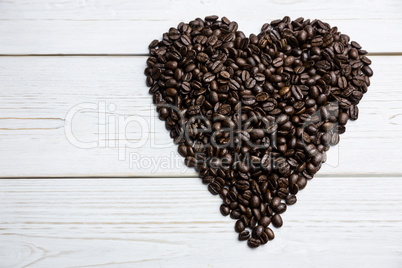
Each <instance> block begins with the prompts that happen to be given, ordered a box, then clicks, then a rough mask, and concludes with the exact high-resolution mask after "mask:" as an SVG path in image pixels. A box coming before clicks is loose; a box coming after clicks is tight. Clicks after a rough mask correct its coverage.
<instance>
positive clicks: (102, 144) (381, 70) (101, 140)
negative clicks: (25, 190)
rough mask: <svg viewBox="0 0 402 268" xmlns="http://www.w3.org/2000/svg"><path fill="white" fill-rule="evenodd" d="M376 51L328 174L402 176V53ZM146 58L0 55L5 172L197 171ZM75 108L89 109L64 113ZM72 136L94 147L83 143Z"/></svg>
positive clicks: (0, 144) (0, 158)
mask: <svg viewBox="0 0 402 268" xmlns="http://www.w3.org/2000/svg"><path fill="white" fill-rule="evenodd" d="M371 58H372V60H373V69H374V72H375V76H374V77H373V79H372V83H371V86H370V88H369V92H368V93H367V94H366V95H365V96H364V98H363V100H362V102H361V103H360V104H359V107H360V118H359V120H357V121H356V122H349V123H348V125H347V131H346V133H345V134H344V135H342V136H341V142H340V145H339V146H338V147H334V148H332V149H331V150H330V151H329V154H328V161H327V163H326V164H324V165H323V168H322V169H321V170H320V174H322V175H336V174H338V175H345V174H349V175H351V174H360V175H367V174H387V175H398V174H402V168H401V165H400V159H401V158H402V142H401V139H402V132H401V127H402V94H401V91H400V84H401V82H402V78H401V76H400V74H401V72H402V57H371ZM145 59H146V58H145V57H2V58H0V79H1V80H2V91H1V93H0V104H1V105H0V111H1V116H0V148H2V150H1V152H0V170H1V174H0V176H2V177H21V176H29V177H55V176H56V177H71V176H90V177H97V176H112V177H113V176H123V177H136V176H137V177H141V176H146V177H148V176H157V177H160V176H184V177H185V176H195V172H194V171H193V170H192V169H191V170H190V169H186V167H185V166H184V164H183V159H182V158H181V156H179V155H178V154H177V153H176V146H175V145H173V142H172V141H171V139H170V137H169V133H168V132H167V131H166V130H165V127H164V123H163V122H162V121H160V120H159V119H158V118H156V117H155V114H154V110H155V109H154V106H153V105H152V99H151V96H150V95H149V94H148V89H147V87H146V86H145V82H144V79H145V77H144V75H143V68H144V66H145ZM77 105H81V106H82V105H84V106H88V105H89V109H86V110H80V111H77V112H76V113H74V114H75V116H74V117H73V118H67V120H66V116H67V117H68V115H71V114H73V111H74V109H76V110H78V108H77ZM102 105H104V106H105V109H102ZM92 106H94V107H92ZM97 107H99V109H97ZM114 107H115V109H112V110H110V108H114ZM81 108H82V107H81ZM98 110H105V115H104V114H103V113H101V114H99V111H98ZM130 116H131V117H130ZM124 120H127V122H130V123H128V124H127V128H125V127H124V126H125V124H124V122H123V121H124ZM70 126H71V127H72V132H73V134H74V135H75V136H74V137H75V138H74V139H72V138H71V135H67V134H68V133H67V134H66V130H69V129H71V128H70ZM116 129H117V130H116ZM75 139H77V140H79V141H81V142H95V143H96V144H94V146H93V147H94V148H90V149H83V148H82V146H84V145H85V146H87V145H88V144H78V145H77V144H76V143H72V142H74V141H75ZM89 145H91V144H89ZM77 146H81V148H78V147H77ZM89 147H91V146H89Z"/></svg>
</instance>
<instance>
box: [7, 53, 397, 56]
mask: <svg viewBox="0 0 402 268" xmlns="http://www.w3.org/2000/svg"><path fill="white" fill-rule="evenodd" d="M147 56H150V55H149V54H147V53H133V54H125V53H112V54H107V53H94V54H87V53H84V54H79V53H74V54H0V57H147ZM365 56H368V57H370V56H391V57H392V56H402V52H372V53H368V54H366V55H365Z"/></svg>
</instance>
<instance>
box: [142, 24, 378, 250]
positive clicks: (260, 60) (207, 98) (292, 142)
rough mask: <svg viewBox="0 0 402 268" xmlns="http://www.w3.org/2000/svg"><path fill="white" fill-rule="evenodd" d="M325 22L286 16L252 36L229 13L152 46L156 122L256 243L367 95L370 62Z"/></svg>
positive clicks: (268, 236)
mask: <svg viewBox="0 0 402 268" xmlns="http://www.w3.org/2000/svg"><path fill="white" fill-rule="evenodd" d="M349 41H350V39H349V37H348V36H347V35H345V34H341V33H340V32H338V29H337V27H331V26H330V25H329V24H328V23H324V22H322V21H320V20H313V21H310V20H305V19H303V18H299V19H296V20H294V21H291V19H290V18H289V17H284V18H283V19H282V20H275V21H272V22H271V23H266V24H264V25H263V26H262V29H261V33H260V34H258V35H255V34H251V35H250V36H249V37H246V36H245V34H244V33H243V32H241V31H238V25H237V23H236V22H234V21H232V22H231V21H230V20H229V19H227V18H226V17H223V18H222V19H221V20H218V17H217V16H209V17H206V18H205V20H202V19H200V18H197V19H195V20H193V21H191V22H189V23H183V22H182V23H180V24H179V25H178V26H177V28H170V30H169V32H167V33H164V34H163V39H162V40H161V41H159V40H154V41H152V42H151V44H150V45H149V51H150V55H151V56H150V57H149V58H148V60H147V68H146V69H145V74H146V76H147V79H146V83H147V85H148V86H149V87H150V90H149V92H150V93H151V94H153V102H154V104H155V105H156V106H157V111H158V113H159V118H160V119H161V120H164V121H165V124H166V128H167V129H168V130H169V131H170V136H171V138H173V140H174V142H175V143H176V144H178V151H179V153H180V155H182V156H183V157H185V164H186V165H187V166H189V167H194V168H195V169H196V171H197V172H198V173H199V176H200V178H201V179H202V182H203V183H205V184H208V190H209V191H210V192H211V193H212V194H213V195H218V194H219V196H220V197H221V198H222V200H223V203H222V205H221V206H220V211H221V213H222V214H223V215H224V216H227V215H230V217H231V218H233V219H235V220H236V223H235V231H236V232H238V233H239V235H238V238H239V240H248V245H249V246H250V247H252V248H254V247H258V246H260V245H261V244H266V243H267V242H268V241H269V240H272V239H273V238H274V232H273V231H272V229H271V228H270V227H269V225H270V224H271V223H272V225H273V226H274V227H277V228H278V227H281V226H282V223H283V222H282V218H281V216H280V214H281V213H283V212H285V211H286V208H287V205H293V204H295V203H296V201H297V199H296V194H297V192H298V191H299V190H301V189H303V188H304V187H305V186H306V184H307V181H308V180H311V179H312V178H313V176H314V174H316V173H317V171H318V170H319V169H320V167H321V164H322V163H323V162H325V161H326V151H327V150H329V148H330V146H331V145H336V144H337V143H338V142H339V134H342V133H344V132H345V125H346V123H347V121H348V120H349V119H351V120H356V119H357V117H358V108H357V104H358V103H359V101H360V100H361V98H362V97H363V94H364V93H366V92H367V87H368V86H369V85H370V80H369V77H370V76H372V75H373V71H372V70H371V68H370V67H369V65H370V64H371V61H370V60H369V59H368V58H367V57H366V56H365V54H367V52H366V51H365V50H362V49H361V47H360V45H359V44H358V43H356V42H349Z"/></svg>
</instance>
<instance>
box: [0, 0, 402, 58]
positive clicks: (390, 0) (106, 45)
mask: <svg viewBox="0 0 402 268" xmlns="http://www.w3.org/2000/svg"><path fill="white" fill-rule="evenodd" d="M250 8H252V10H250ZM401 13H402V2H401V1H399V0H370V1H350V0H338V1H331V0H311V1H306V0H305V1H297V0H296V1H295V0H270V1H267V0H257V1H242V0H195V1H191V2H189V1H187V0H175V1H163V0H158V1H142V0H134V1H132V0H119V1H109V0H70V1H65V0H56V1H55V0H24V1H16V0H10V1H0V19H1V21H0V36H1V37H2V42H0V53H3V54H83V53H85V54H98V53H101V54H113V53H120V54H139V53H140V54H141V53H147V52H148V51H147V45H148V44H149V43H150V42H151V41H152V40H153V39H155V38H160V37H161V36H162V33H164V32H166V31H168V30H169V28H170V27H173V26H177V24H178V23H179V22H180V21H190V20H192V19H194V18H196V17H204V16H206V15H211V14H217V15H220V16H227V17H228V18H229V19H231V20H235V21H237V22H238V23H239V28H240V29H242V30H243V31H244V32H245V33H247V34H250V33H253V32H254V33H259V32H260V29H261V26H262V25H263V24H264V23H265V22H270V21H272V20H274V19H278V18H282V17H284V16H285V15H288V16H291V18H293V19H296V18H298V17H305V18H312V19H314V18H320V19H322V20H325V21H327V22H328V23H330V24H331V25H336V26H338V28H339V30H340V31H341V32H344V33H347V34H349V35H350V36H351V37H352V40H358V42H360V43H361V45H362V46H363V47H364V49H367V50H368V51H370V52H372V53H383V52H402V35H400V26H401V24H402V18H401V15H400V14H401Z"/></svg>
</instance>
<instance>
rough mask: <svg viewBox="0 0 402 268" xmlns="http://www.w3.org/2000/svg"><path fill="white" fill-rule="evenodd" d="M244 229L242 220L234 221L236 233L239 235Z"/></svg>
mask: <svg viewBox="0 0 402 268" xmlns="http://www.w3.org/2000/svg"><path fill="white" fill-rule="evenodd" d="M245 228H246V227H245V225H244V222H243V221H242V220H237V221H236V224H235V231H236V232H238V233H241V232H243V231H244V229H245Z"/></svg>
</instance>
